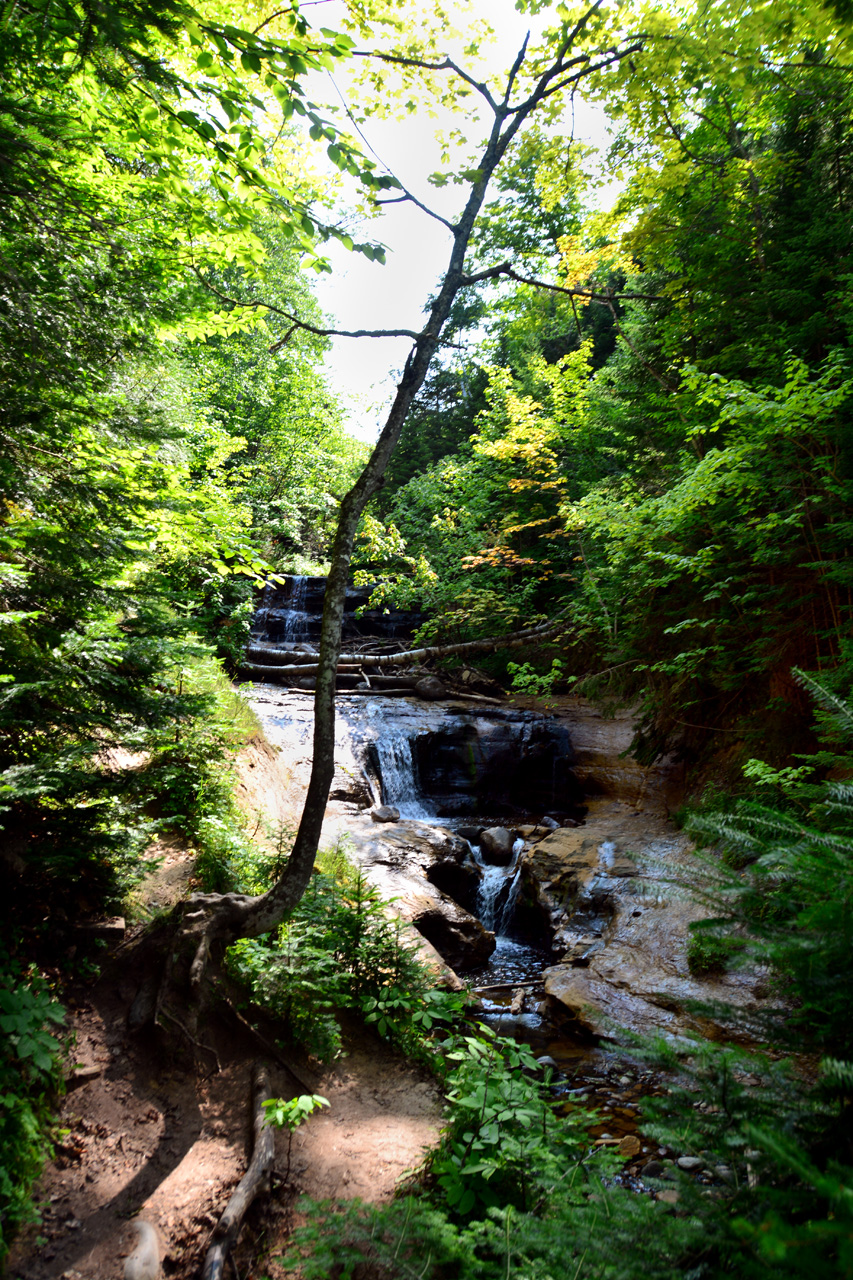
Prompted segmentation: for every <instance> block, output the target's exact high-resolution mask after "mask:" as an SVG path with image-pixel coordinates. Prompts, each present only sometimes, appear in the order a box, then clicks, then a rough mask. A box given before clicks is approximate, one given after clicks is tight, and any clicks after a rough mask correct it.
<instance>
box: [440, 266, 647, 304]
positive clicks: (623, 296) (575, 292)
mask: <svg viewBox="0 0 853 1280" xmlns="http://www.w3.org/2000/svg"><path fill="white" fill-rule="evenodd" d="M501 277H502V278H504V279H507V280H514V281H515V282H516V284H529V285H531V286H532V288H534V289H548V290H550V291H551V292H552V293H565V294H568V296H569V297H570V298H587V299H589V301H590V302H602V303H604V305H605V306H607V305H608V304H609V303H611V302H612V301H613V300H614V298H615V299H617V300H618V301H626V302H662V301H663V296H662V295H661V294H659V293H634V292H631V293H621V292H620V293H619V294H617V293H616V292H615V291H614V290H613V289H605V290H599V289H570V288H569V287H568V285H564V284H550V283H549V282H548V281H547V280H534V279H533V278H532V277H531V276H523V275H521V274H520V272H518V271H514V270H513V268H512V267H511V266H510V264H509V263H508V262H502V263H501V264H500V265H499V266H497V267H488V268H487V269H486V270H485V271H478V272H477V273H476V274H475V275H472V276H463V278H462V284H464V285H468V284H480V282H481V281H483V280H497V279H499V278H501Z"/></svg>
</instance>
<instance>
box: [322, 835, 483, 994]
mask: <svg viewBox="0 0 853 1280" xmlns="http://www.w3.org/2000/svg"><path fill="white" fill-rule="evenodd" d="M347 831H348V833H349V835H350V837H351V839H352V841H353V848H352V850H351V856H353V858H354V859H355V861H356V862H358V864H359V865H360V866H361V867H363V868H364V871H365V873H366V875H367V876H368V878H369V880H370V881H371V883H372V884H375V885H376V887H377V888H378V890H379V892H380V893H381V894H382V896H383V897H384V898H393V899H394V908H395V910H396V911H397V912H399V914H400V915H401V916H402V917H403V919H404V920H407V921H409V922H410V923H411V924H412V925H413V926H414V928H415V929H416V930H417V931H418V933H420V934H421V935H422V936H423V937H424V938H426V939H427V941H428V942H429V943H430V944H431V945H432V946H433V947H434V948H435V950H436V951H437V952H438V954H439V955H440V956H441V958H442V959H443V960H444V962H445V963H446V964H447V965H449V966H450V968H451V969H453V970H454V971H455V972H459V973H463V972H465V970H466V969H475V968H478V967H479V966H480V965H482V964H485V962H486V961H487V960H488V958H489V956H490V955H491V954H492V952H493V951H494V949H495V935H494V934H493V933H491V932H490V931H489V930H488V929H486V928H484V926H483V925H482V924H481V923H480V921H479V920H478V919H477V918H476V916H474V915H473V914H472V913H471V912H470V911H467V910H466V909H465V908H464V907H463V906H460V905H459V902H458V901H454V899H453V898H451V897H450V896H449V891H445V889H444V888H443V887H441V886H448V890H449V886H451V885H452V886H453V888H459V889H461V893H462V896H464V895H465V894H467V895H468V897H469V899H470V900H471V901H472V905H474V902H473V900H474V899H476V890H477V887H478V886H479V880H480V875H481V872H480V869H479V867H477V865H476V863H475V862H474V861H473V858H472V856H471V850H470V847H469V845H468V842H467V841H466V840H463V839H462V838H461V837H460V836H457V835H455V834H454V833H453V832H452V831H445V830H443V829H442V828H441V827H432V826H427V824H426V823H421V822H401V823H399V824H395V825H394V826H393V827H382V828H379V829H377V827H376V826H374V825H373V824H368V823H367V822H366V821H365V819H364V818H361V817H358V818H354V819H350V820H349V821H348V823H347ZM454 897H455V895H454Z"/></svg>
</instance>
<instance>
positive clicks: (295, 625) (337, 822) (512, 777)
mask: <svg viewBox="0 0 853 1280" xmlns="http://www.w3.org/2000/svg"><path fill="white" fill-rule="evenodd" d="M319 581H320V583H322V580H319ZM317 582H318V580H312V579H304V580H298V579H291V580H289V582H288V584H287V587H286V588H279V589H276V592H272V591H270V593H269V595H267V594H265V596H264V600H263V602H262V607H261V609H260V610H259V612H258V618H257V619H256V637H260V638H261V642H262V643H263V644H266V645H268V646H270V647H271V648H272V647H273V646H274V647H276V648H279V647H284V646H286V645H288V644H304V643H310V640H309V641H306V640H303V639H300V638H299V637H300V636H301V635H302V634H303V632H311V633H312V634H313V628H314V627H315V622H316V620H317V618H318V617H319V607H320V606H321V603H322V599H321V596H320V597H319V598H318V595H317V591H316V584H317ZM303 583H304V584H305V585H304V586H303ZM297 602H299V603H301V604H302V605H303V606H304V611H305V613H306V615H307V617H308V618H309V621H308V622H307V623H305V624H303V623H300V622H299V621H298V620H297V619H296V618H295V617H293V616H292V615H295V614H296V613H297V612H298V610H297V608H296V604H297ZM354 608H355V606H354V605H353V609H354ZM410 621H411V619H409V622H410ZM356 622H357V620H356V619H355V618H354V614H353V625H355V624H356ZM391 624H392V626H394V627H396V626H397V625H398V624H399V625H400V626H402V625H403V623H402V621H401V620H400V619H399V618H398V619H396V620H394V619H392V623H391ZM358 625H359V626H363V627H364V629H365V630H366V629H367V624H366V623H358ZM291 637H293V639H291ZM251 700H252V702H253V705H254V707H255V710H256V711H257V713H258V715H259V717H260V719H261V721H262V723H263V725H264V729H265V732H266V735H267V737H268V739H269V740H270V741H271V742H272V743H274V744H275V745H277V746H279V747H280V748H281V749H282V752H283V755H284V757H285V761H286V765H287V767H288V768H289V769H290V770H291V771H293V772H294V774H296V775H298V776H299V779H300V781H301V780H304V781H306V782H307V775H308V770H309V768H310V753H311V735H312V731H313V702H312V700H311V699H310V698H309V697H308V696H306V695H305V694H299V693H298V692H296V691H295V690H293V691H290V690H287V689H284V688H282V687H281V686H280V685H263V684H261V685H255V686H254V692H253V695H252V699H251ZM336 705H337V725H336V762H337V772H336V776H335V780H334V784H333V787H332V792H331V797H330V800H331V804H330V809H329V814H328V819H327V828H326V838H327V839H328V840H330V841H331V840H333V839H335V838H337V837H339V836H340V835H342V834H344V833H345V834H346V835H347V837H348V838H349V839H350V840H351V841H352V845H353V852H354V856H355V858H356V859H357V860H358V861H359V862H360V863H361V864H362V865H363V866H364V867H365V869H366V871H367V873H368V874H369V876H370V878H371V879H372V880H373V881H374V883H376V884H377V886H378V887H379V889H380V891H381V892H382V893H383V894H384V895H385V896H388V897H392V898H394V899H395V900H396V906H397V909H398V910H399V911H400V912H401V914H402V915H403V916H404V917H405V918H406V919H407V920H408V921H410V922H411V924H413V925H414V927H415V928H416V929H417V930H418V932H419V934H420V935H421V937H422V938H423V939H426V940H427V942H428V943H429V944H431V946H432V947H434V948H435V951H436V952H437V953H438V955H439V956H440V957H441V958H442V959H443V960H444V962H445V963H447V964H449V965H450V966H451V967H452V968H453V969H454V970H457V971H458V972H462V973H464V974H465V976H466V980H467V981H468V982H469V983H470V984H471V985H473V986H474V987H475V989H478V990H480V991H481V992H482V994H483V998H484V1004H485V1007H486V1012H487V1014H488V1013H490V1012H491V1013H495V1015H496V1016H498V1015H499V1016H500V1017H501V1018H502V1022H503V1027H504V1029H505V1030H509V1031H510V1032H511V1033H512V1034H520V1035H526V1036H530V1035H532V1034H533V1033H534V1032H535V1028H536V1026H537V1025H538V1021H539V1012H538V1010H539V1007H540V1006H541V1005H542V1003H543V1001H544V1003H545V1006H546V1007H547V1008H548V1009H549V1010H550V1012H551V1014H552V1015H558V1014H559V1015H561V1016H562V1017H563V1018H564V1019H565V1020H566V1022H567V1025H571V1026H573V1027H574V1028H575V1030H576V1031H577V1032H578V1033H579V1034H582V1035H583V1034H586V1035H587V1036H593V1037H600V1036H608V1035H609V1034H611V1033H612V1030H613V1029H614V1027H616V1028H618V1027H626V1028H629V1029H630V1030H632V1031H637V1032H640V1033H648V1032H650V1031H651V1032H655V1033H658V1034H664V1035H674V1036H680V1035H683V1034H684V1033H685V1032H689V1031H691V1030H700V1031H703V1032H709V1031H710V1032H711V1033H713V1034H716V1032H715V1029H714V1026H713V1023H712V1021H711V1020H710V1018H711V1016H710V1015H709V1014H707V1013H705V1014H699V1013H693V1012H690V1011H689V1008H688V1006H689V1002H691V1001H697V1000H704V1001H705V1002H710V1001H714V1000H720V1001H725V1002H727V1003H729V1004H735V1005H737V1006H738V1007H739V1008H740V1009H741V1011H742V1013H743V1015H744V1018H745V1020H746V1021H748V1019H749V1016H750V1014H751V1012H752V1011H754V1010H756V1009H757V1008H758V1006H759V1005H760V1002H761V986H762V982H763V979H762V976H761V975H754V974H753V975H745V974H732V975H726V976H724V977H721V978H720V979H718V980H713V981H709V980H707V979H705V980H702V981H698V980H696V979H695V978H693V977H692V975H691V974H690V973H689V970H688V967H687V939H688V936H689V925H690V923H691V922H692V921H693V920H695V919H697V918H701V917H702V916H703V915H704V914H706V912H705V911H704V909H703V908H702V907H701V906H700V905H698V904H697V901H696V900H695V898H693V897H691V896H690V894H689V893H688V892H686V891H685V889H684V882H685V881H686V880H688V879H689V878H690V877H691V876H694V877H695V874H696V871H695V865H696V864H695V862H694V861H693V860H692V858H691V851H690V846H689V842H688V841H687V840H686V838H685V837H684V836H683V835H682V834H681V833H680V832H678V831H677V830H676V829H675V828H674V827H673V826H672V824H671V823H670V822H669V818H668V808H669V806H670V805H674V804H677V803H678V802H679V801H680V796H681V781H682V779H681V774H680V770H679V768H678V766H677V765H675V764H674V763H673V762H669V761H661V762H659V764H658V765H657V766H656V767H653V768H643V767H641V766H640V765H638V764H637V763H636V762H635V761H633V760H632V759H631V758H630V756H629V754H628V748H629V747H630V742H631V738H632V734H633V719H632V717H631V715H630V713H629V712H620V713H617V714H616V715H614V716H612V717H605V716H603V715H602V713H601V712H600V711H599V710H597V709H596V708H595V707H593V706H591V705H590V704H586V703H584V702H583V701H582V700H581V699H569V698H566V699H562V700H560V702H559V705H558V707H557V710H556V713H555V714H542V713H541V712H539V711H537V710H534V709H533V708H531V707H527V708H524V707H520V706H518V705H515V706H507V707H503V706H488V705H482V703H477V704H474V705H473V706H472V704H471V703H466V702H460V701H459V700H458V699H457V700H454V699H453V698H452V697H449V698H447V699H445V700H443V701H440V702H428V703H425V702H423V701H420V700H419V699H415V698H410V697H396V698H392V697H387V696H383V695H381V694H376V695H375V696H374V695H372V694H371V693H369V691H368V692H367V693H366V694H365V696H358V697H357V696H349V695H347V694H345V693H341V694H340V695H339V697H338V699H337V704H336ZM377 805H386V806H393V807H395V808H396V809H398V810H399V812H400V815H401V820H400V821H399V822H398V823H392V824H390V825H386V824H385V823H384V822H383V823H379V822H376V821H373V820H372V819H371V808H372V807H374V806H377ZM377 816H378V815H377ZM561 824H562V825H561ZM495 828H497V829H498V831H497V832H495ZM500 829H503V834H502V836H501V830H500ZM484 832H485V834H483V833H484ZM488 839H491V841H492V844H493V845H494V847H487V840H488ZM495 839H497V843H496V844H495V843H494V842H495ZM501 839H503V845H502V846H501ZM679 882H681V883H679ZM537 991H538V994H537ZM510 1001H511V1012H510V1013H508V1011H507V1003H508V1002H510ZM549 1052H551V1050H549Z"/></svg>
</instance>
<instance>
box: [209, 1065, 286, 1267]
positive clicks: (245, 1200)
mask: <svg viewBox="0 0 853 1280" xmlns="http://www.w3.org/2000/svg"><path fill="white" fill-rule="evenodd" d="M271 1096H272V1095H271V1093H270V1082H269V1076H268V1074H267V1069H266V1067H263V1066H256V1067H255V1071H254V1093H253V1106H254V1113H253V1114H254V1137H255V1145H254V1149H253V1151H252V1159H251V1160H250V1162H249V1167H248V1169H247V1170H246V1172H245V1174H244V1175H243V1177H242V1179H241V1180H240V1183H239V1185H238V1187H237V1190H236V1191H235V1192H234V1194H233V1196H232V1197H231V1199H230V1200H229V1201H228V1204H227V1205H226V1206H225V1212H224V1213H223V1215H222V1217H221V1218H220V1219H219V1221H218V1222H217V1224H216V1226H215V1227H214V1229H213V1236H212V1238H211V1243H210V1247H209V1248H208V1251H207V1256H206V1257H205V1260H204V1270H203V1271H202V1273H201V1280H222V1274H223V1271H224V1269H225V1260H226V1258H227V1257H228V1255H229V1254H230V1252H231V1250H232V1249H233V1248H234V1245H235V1244H236V1243H237V1237H238V1235H239V1234H240V1228H241V1227H242V1225H243V1219H244V1218H245V1216H246V1213H247V1211H248V1209H249V1206H250V1205H251V1204H252V1202H253V1200H254V1199H255V1197H256V1196H257V1194H258V1192H259V1191H261V1190H262V1189H263V1188H264V1187H265V1186H266V1183H267V1179H268V1178H269V1175H270V1173H271V1171H272V1167H273V1162H274V1160H275V1131H274V1130H273V1129H271V1128H270V1127H269V1126H268V1125H267V1124H266V1112H265V1111H264V1103H265V1102H266V1101H268V1099H269V1098H270V1097H271Z"/></svg>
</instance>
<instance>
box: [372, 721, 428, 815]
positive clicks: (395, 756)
mask: <svg viewBox="0 0 853 1280" xmlns="http://www.w3.org/2000/svg"><path fill="white" fill-rule="evenodd" d="M370 754H371V755H372V756H373V758H374V764H375V768H376V772H377V773H378V774H379V782H380V785H381V787H382V803H383V804H391V805H394V807H395V808H397V809H399V810H400V817H401V818H420V819H421V820H423V821H434V820H435V815H434V813H433V812H432V810H431V809H430V808H429V807H428V805H427V804H426V803H425V801H424V797H423V795H422V793H421V789H420V786H419V784H418V771H417V764H416V761H415V756H414V752H413V751H412V739H411V738H405V737H402V736H399V737H398V736H391V735H386V734H380V736H379V737H378V738H376V740H375V741H374V742H372V743H371V744H370Z"/></svg>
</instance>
